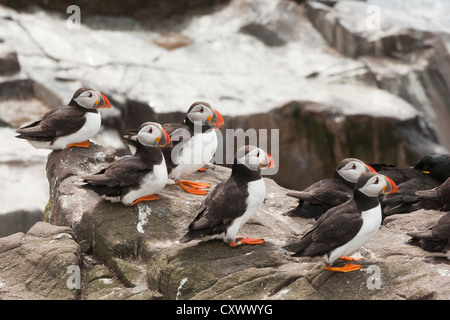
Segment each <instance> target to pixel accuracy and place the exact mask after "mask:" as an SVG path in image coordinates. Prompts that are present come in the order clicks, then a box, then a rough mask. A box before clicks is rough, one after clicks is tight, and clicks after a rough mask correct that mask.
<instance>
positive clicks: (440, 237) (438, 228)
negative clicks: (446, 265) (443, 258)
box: [406, 212, 450, 259]
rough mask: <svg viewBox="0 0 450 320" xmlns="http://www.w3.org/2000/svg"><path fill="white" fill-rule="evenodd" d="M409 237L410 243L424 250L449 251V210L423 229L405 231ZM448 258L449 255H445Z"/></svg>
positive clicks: (449, 257)
mask: <svg viewBox="0 0 450 320" xmlns="http://www.w3.org/2000/svg"><path fill="white" fill-rule="evenodd" d="M406 234H407V235H408V236H410V237H411V239H410V240H409V241H408V244H410V245H416V246H419V247H420V248H422V249H423V250H425V251H429V252H442V253H444V254H447V253H449V251H450V212H447V213H446V214H445V215H444V216H442V217H441V218H440V219H439V220H438V221H437V222H436V223H435V224H434V225H433V226H431V227H430V228H428V229H427V230H423V231H410V232H407V233H406ZM447 258H448V259H450V255H449V256H447Z"/></svg>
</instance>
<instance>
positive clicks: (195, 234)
mask: <svg viewBox="0 0 450 320" xmlns="http://www.w3.org/2000/svg"><path fill="white" fill-rule="evenodd" d="M202 237H203V232H201V231H200V230H189V231H188V232H187V233H186V234H185V235H184V236H183V237H181V239H180V240H179V242H180V243H186V242H189V241H192V240H194V239H198V238H202Z"/></svg>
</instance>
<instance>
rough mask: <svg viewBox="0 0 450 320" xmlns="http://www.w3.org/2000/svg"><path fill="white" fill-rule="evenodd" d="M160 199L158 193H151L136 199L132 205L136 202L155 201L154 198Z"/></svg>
mask: <svg viewBox="0 0 450 320" xmlns="http://www.w3.org/2000/svg"><path fill="white" fill-rule="evenodd" d="M158 199H159V196H158V195H156V194H151V195H148V196H145V197H141V198H138V199H136V200H134V201H133V202H132V203H131V205H132V206H134V205H135V204H138V203H139V202H142V201H153V200H158Z"/></svg>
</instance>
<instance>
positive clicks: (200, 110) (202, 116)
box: [187, 103, 213, 124]
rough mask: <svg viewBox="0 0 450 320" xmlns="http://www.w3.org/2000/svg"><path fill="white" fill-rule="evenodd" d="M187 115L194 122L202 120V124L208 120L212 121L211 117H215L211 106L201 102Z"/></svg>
mask: <svg viewBox="0 0 450 320" xmlns="http://www.w3.org/2000/svg"><path fill="white" fill-rule="evenodd" d="M187 117H188V118H189V120H191V121H192V122H193V123H199V122H200V123H201V124H205V123H207V122H211V119H212V118H213V111H212V109H211V107H209V106H207V105H205V104H201V103H200V104H197V105H196V106H194V107H193V108H192V109H191V110H189V112H188V114H187Z"/></svg>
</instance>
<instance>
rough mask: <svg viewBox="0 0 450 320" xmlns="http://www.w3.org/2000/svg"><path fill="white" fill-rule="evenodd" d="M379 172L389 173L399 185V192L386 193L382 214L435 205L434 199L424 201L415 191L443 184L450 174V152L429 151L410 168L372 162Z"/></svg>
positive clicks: (430, 207)
mask: <svg viewBox="0 0 450 320" xmlns="http://www.w3.org/2000/svg"><path fill="white" fill-rule="evenodd" d="M371 166H372V167H373V168H375V170H377V171H378V172H379V173H381V174H383V175H385V176H388V177H389V178H391V179H392V180H393V181H394V182H395V183H396V184H397V185H398V193H396V194H389V195H383V196H382V197H381V204H382V207H383V215H384V216H390V215H393V214H402V213H409V212H413V211H415V210H418V209H435V207H434V206H433V204H435V202H433V201H423V199H420V198H419V197H418V196H417V195H416V191H419V190H430V189H434V188H436V187H438V186H440V185H441V184H442V183H443V182H445V180H446V179H448V178H449V177H450V155H448V154H429V155H425V156H424V157H422V158H421V159H420V160H419V161H418V162H417V163H416V164H415V165H413V166H412V167H409V168H398V167H396V166H392V165H376V164H371Z"/></svg>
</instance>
